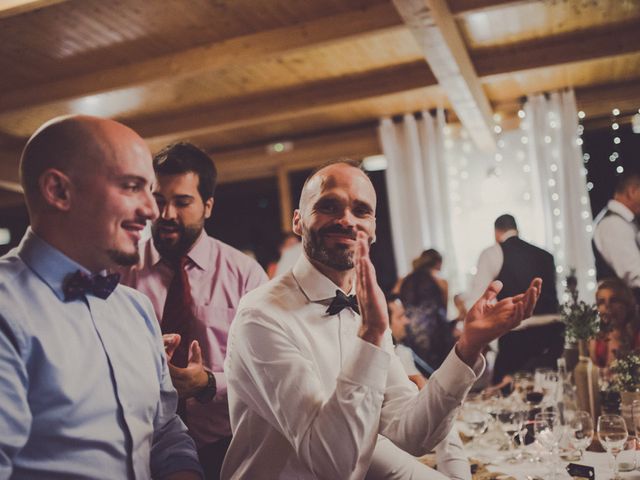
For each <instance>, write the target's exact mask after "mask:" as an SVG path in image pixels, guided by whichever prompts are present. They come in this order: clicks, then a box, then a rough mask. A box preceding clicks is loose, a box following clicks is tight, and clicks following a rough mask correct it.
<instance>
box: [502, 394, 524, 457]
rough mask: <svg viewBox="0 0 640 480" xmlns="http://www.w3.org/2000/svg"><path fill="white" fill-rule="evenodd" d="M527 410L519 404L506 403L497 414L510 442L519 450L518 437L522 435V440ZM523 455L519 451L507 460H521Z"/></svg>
mask: <svg viewBox="0 0 640 480" xmlns="http://www.w3.org/2000/svg"><path fill="white" fill-rule="evenodd" d="M526 415H527V412H526V410H525V409H524V408H523V407H521V406H520V405H518V404H510V405H506V406H505V408H503V409H502V410H500V411H499V412H498V414H497V417H498V421H499V422H500V426H501V427H502V429H503V430H504V432H505V433H506V434H507V435H508V436H509V439H510V442H511V443H512V444H513V445H514V447H515V448H516V450H517V446H516V445H517V444H516V437H520V440H521V441H522V433H521V432H522V429H523V427H524V422H525V420H526ZM521 458H522V455H520V454H519V453H518V452H517V451H516V452H515V453H514V454H513V455H511V456H510V457H509V458H508V459H507V460H508V461H510V462H513V461H517V460H520V459H521Z"/></svg>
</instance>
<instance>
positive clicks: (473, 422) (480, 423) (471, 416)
mask: <svg viewBox="0 0 640 480" xmlns="http://www.w3.org/2000/svg"><path fill="white" fill-rule="evenodd" d="M458 421H459V422H460V423H459V424H458V428H459V431H460V432H461V433H462V434H463V435H465V436H466V437H468V438H470V439H471V442H470V445H474V444H475V441H476V439H477V437H479V436H480V435H482V434H483V433H484V432H485V431H486V430H487V428H488V426H489V421H490V417H489V415H488V414H487V413H485V412H483V411H482V410H480V409H479V408H477V407H475V406H468V405H463V406H462V408H461V409H460V413H459V414H458Z"/></svg>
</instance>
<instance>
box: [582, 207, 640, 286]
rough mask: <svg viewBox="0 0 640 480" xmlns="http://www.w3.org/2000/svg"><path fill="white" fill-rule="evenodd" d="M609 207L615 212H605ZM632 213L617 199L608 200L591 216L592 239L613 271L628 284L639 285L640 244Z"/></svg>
mask: <svg viewBox="0 0 640 480" xmlns="http://www.w3.org/2000/svg"><path fill="white" fill-rule="evenodd" d="M607 209H608V210H611V211H612V212H615V213H617V214H618V215H608V216H606V217H604V218H602V217H603V216H604V214H605V213H606V211H607ZM634 218H635V215H634V214H633V212H632V211H631V210H629V209H628V208H627V207H626V206H625V205H623V204H622V203H620V202H618V201H617V200H609V203H607V208H606V209H605V210H603V211H602V212H600V213H599V214H598V216H597V217H596V219H595V224H596V227H595V230H594V232H593V241H594V242H595V244H596V247H597V248H598V251H599V252H600V254H601V255H602V257H603V258H604V259H605V261H606V262H607V263H608V264H609V265H610V266H611V268H613V271H614V272H616V275H617V276H618V277H619V278H621V279H622V280H624V282H625V283H626V284H627V285H629V286H630V287H640V247H639V246H638V227H637V226H636V224H635V222H634V221H633V220H634Z"/></svg>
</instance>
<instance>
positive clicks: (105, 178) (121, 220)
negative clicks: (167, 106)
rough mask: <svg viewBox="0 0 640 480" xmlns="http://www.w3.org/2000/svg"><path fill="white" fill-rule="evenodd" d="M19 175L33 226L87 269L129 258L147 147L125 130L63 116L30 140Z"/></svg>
mask: <svg viewBox="0 0 640 480" xmlns="http://www.w3.org/2000/svg"><path fill="white" fill-rule="evenodd" d="M20 176H21V181H22V185H23V188H24V191H25V197H26V199H27V206H28V208H29V214H30V216H31V226H32V228H33V229H34V231H35V232H36V233H37V234H39V235H40V236H41V237H42V238H43V239H45V240H47V241H48V242H49V243H51V244H52V245H53V246H55V247H56V248H58V249H59V250H61V251H62V252H63V253H65V254H66V255H67V256H69V257H70V258H72V259H74V260H76V261H77V262H79V263H80V264H81V265H83V266H85V267H87V268H90V269H98V270H99V269H104V268H109V267H111V266H113V265H114V264H119V265H125V264H132V263H135V262H136V261H137V258H138V245H137V243H138V241H139V240H140V234H141V232H142V230H143V229H144V227H145V224H146V221H147V220H150V219H153V218H155V217H156V216H157V207H156V204H155V201H154V200H153V197H152V196H151V187H152V185H153V183H154V180H155V175H154V172H153V165H152V160H151V153H150V152H149V149H148V147H147V146H146V144H145V143H144V140H142V138H140V136H138V135H137V134H136V133H135V132H134V131H133V130H131V129H130V128H128V127H126V126H124V125H122V124H120V123H118V122H115V121H113V120H108V119H103V118H98V117H90V116H84V115H77V116H69V117H60V118H56V119H54V120H51V121H50V122H47V123H46V124H44V125H43V126H42V127H41V128H40V129H38V131H36V133H35V134H34V135H33V136H32V137H31V138H30V139H29V142H28V143H27V146H26V147H25V149H24V152H23V154H22V158H21V161H20Z"/></svg>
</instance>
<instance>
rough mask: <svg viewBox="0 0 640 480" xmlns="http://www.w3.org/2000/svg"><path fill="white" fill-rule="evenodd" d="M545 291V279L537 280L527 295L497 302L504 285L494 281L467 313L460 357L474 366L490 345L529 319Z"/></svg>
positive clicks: (457, 348) (459, 347) (461, 339)
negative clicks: (482, 352)
mask: <svg viewBox="0 0 640 480" xmlns="http://www.w3.org/2000/svg"><path fill="white" fill-rule="evenodd" d="M541 288H542V280H541V279H540V278H535V279H534V280H533V281H532V282H531V285H529V288H528V289H527V291H526V292H524V293H521V294H519V295H516V296H513V297H507V298H504V299H502V300H500V301H499V302H497V301H496V297H497V296H498V293H500V290H502V282H500V281H497V280H496V281H494V282H492V283H491V285H489V287H488V288H487V290H486V291H485V292H484V295H482V297H480V299H479V300H478V301H477V302H476V303H475V304H474V305H473V307H471V309H470V310H469V312H468V313H467V316H466V318H465V321H464V330H463V332H462V335H461V336H460V340H459V341H458V344H457V345H456V350H457V352H458V355H460V358H462V360H463V361H464V362H465V363H467V364H468V365H473V364H474V363H475V361H476V359H477V358H478V355H479V354H480V352H481V351H482V350H483V349H484V347H485V346H486V345H487V344H489V342H491V341H492V340H495V339H496V338H498V337H500V336H502V335H504V334H505V333H507V332H509V331H510V330H512V329H513V328H515V327H517V326H518V325H519V324H520V322H522V320H524V319H525V318H529V317H530V316H531V314H532V313H533V309H534V308H535V306H536V303H537V301H538V297H540V290H541Z"/></svg>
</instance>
